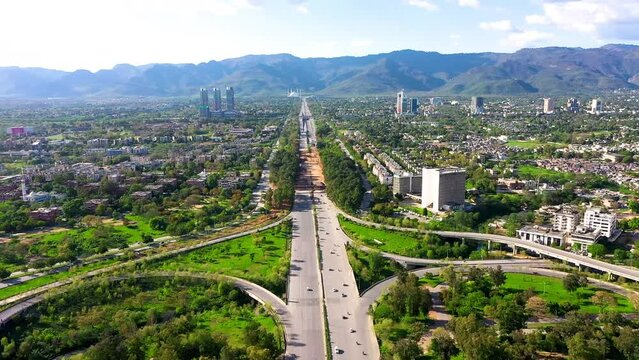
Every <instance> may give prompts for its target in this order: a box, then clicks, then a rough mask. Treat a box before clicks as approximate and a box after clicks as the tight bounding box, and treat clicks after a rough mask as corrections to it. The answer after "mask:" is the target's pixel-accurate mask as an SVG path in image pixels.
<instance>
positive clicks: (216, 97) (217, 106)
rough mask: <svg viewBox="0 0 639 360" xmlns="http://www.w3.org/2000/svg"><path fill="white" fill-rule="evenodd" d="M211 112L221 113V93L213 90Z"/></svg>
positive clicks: (218, 90) (217, 89) (216, 89)
mask: <svg viewBox="0 0 639 360" xmlns="http://www.w3.org/2000/svg"><path fill="white" fill-rule="evenodd" d="M213 111H222V91H221V90H220V88H213Z"/></svg>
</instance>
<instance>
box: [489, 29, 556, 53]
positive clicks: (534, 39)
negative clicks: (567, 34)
mask: <svg viewBox="0 0 639 360" xmlns="http://www.w3.org/2000/svg"><path fill="white" fill-rule="evenodd" d="M553 37H554V35H553V34H551V33H547V32H543V31H537V30H524V31H516V32H512V33H510V34H508V36H507V37H506V38H505V39H503V40H502V42H501V44H502V46H506V47H511V48H516V49H520V48H523V47H527V46H530V45H535V44H538V43H540V42H542V41H544V40H550V39H552V38H553Z"/></svg>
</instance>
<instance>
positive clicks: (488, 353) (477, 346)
mask: <svg viewBox="0 0 639 360" xmlns="http://www.w3.org/2000/svg"><path fill="white" fill-rule="evenodd" d="M448 326H449V327H450V329H451V331H452V333H453V335H454V336H455V340H456V342H457V345H458V347H459V349H460V350H461V351H463V352H464V358H465V359H466V360H494V359H503V358H504V351H503V349H502V348H501V345H500V344H499V338H498V337H497V334H496V333H495V332H494V331H493V330H492V329H491V328H487V327H485V326H484V324H483V323H482V322H481V321H480V320H479V319H477V317H476V316H475V315H470V316H467V317H456V318H453V319H452V320H451V321H450V322H449V325H448Z"/></svg>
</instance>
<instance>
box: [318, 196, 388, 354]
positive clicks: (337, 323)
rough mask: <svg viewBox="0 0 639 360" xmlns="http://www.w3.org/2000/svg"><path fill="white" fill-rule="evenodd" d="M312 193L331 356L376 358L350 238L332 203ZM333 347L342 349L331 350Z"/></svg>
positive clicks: (326, 198)
mask: <svg viewBox="0 0 639 360" xmlns="http://www.w3.org/2000/svg"><path fill="white" fill-rule="evenodd" d="M316 195H317V201H316V210H317V222H318V231H319V238H320V247H321V249H322V273H323V275H324V289H325V291H326V295H325V296H326V307H327V314H328V324H329V326H328V327H329V331H330V337H331V349H332V350H333V353H334V354H333V357H334V359H348V360H356V359H375V360H377V359H379V346H378V345H377V340H376V338H375V332H374V330H373V327H372V321H370V319H369V316H368V314H367V313H366V310H364V311H360V310H361V307H360V305H359V303H360V298H359V291H358V289H357V283H356V282H355V276H354V274H353V270H352V269H351V266H350V264H349V262H348V255H347V254H346V247H345V245H346V243H348V241H349V240H350V239H349V238H348V237H347V236H346V235H345V234H344V233H343V232H342V231H341V230H339V222H338V220H337V216H336V215H335V214H336V211H335V207H334V205H333V204H332V203H331V202H330V200H328V197H327V196H326V194H325V193H324V192H316ZM333 289H335V290H337V291H334V290H333ZM351 329H353V331H354V332H352V331H351ZM358 343H359V344H358ZM335 347H338V348H339V349H340V350H342V351H343V352H342V353H341V354H335Z"/></svg>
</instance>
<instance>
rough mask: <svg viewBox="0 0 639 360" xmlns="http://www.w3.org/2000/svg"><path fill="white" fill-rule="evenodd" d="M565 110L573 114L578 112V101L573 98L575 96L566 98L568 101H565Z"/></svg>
mask: <svg viewBox="0 0 639 360" xmlns="http://www.w3.org/2000/svg"><path fill="white" fill-rule="evenodd" d="M566 110H568V112H571V113H573V114H576V113H578V112H579V101H577V99H575V98H570V99H568V102H567V103H566Z"/></svg>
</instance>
